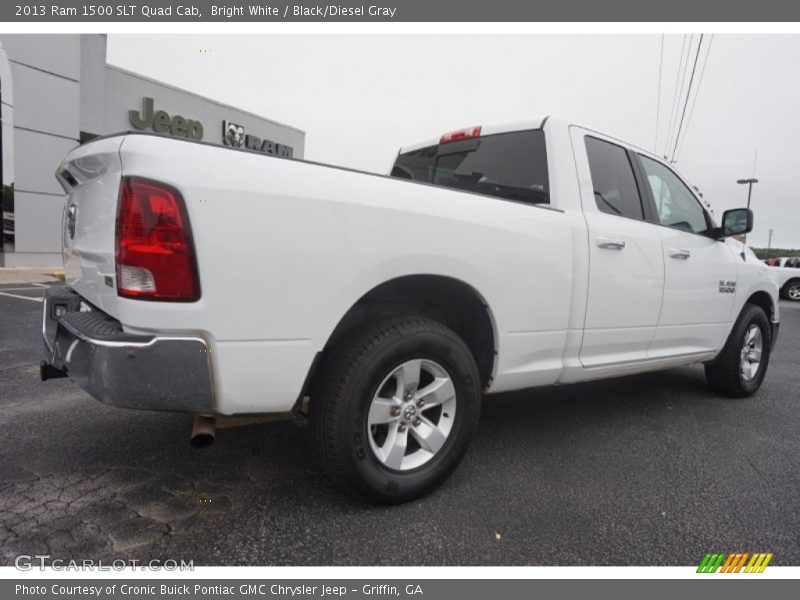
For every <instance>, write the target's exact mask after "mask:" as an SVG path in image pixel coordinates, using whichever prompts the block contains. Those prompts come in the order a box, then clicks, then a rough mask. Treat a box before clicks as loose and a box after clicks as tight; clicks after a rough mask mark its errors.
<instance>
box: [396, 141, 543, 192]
mask: <svg viewBox="0 0 800 600" xmlns="http://www.w3.org/2000/svg"><path fill="white" fill-rule="evenodd" d="M392 177H399V178H403V179H411V180H414V181H422V182H425V183H433V184H436V185H441V186H443V187H448V188H455V189H457V190H465V191H468V192H476V193H478V194H486V195H489V196H497V197H498V198H505V199H507V200H516V201H520V202H528V203H530V204H548V203H549V202H550V192H549V184H548V177H547V152H546V149H545V139H544V132H543V131H542V130H540V129H536V130H530V131H515V132H511V133H499V134H495V135H487V136H483V137H479V138H474V139H467V140H459V141H455V142H448V143H444V144H439V145H436V146H428V147H427V148H422V149H420V150H413V151H411V152H406V153H404V154H401V155H400V156H398V157H397V161H396V162H395V164H394V167H393V168H392Z"/></svg>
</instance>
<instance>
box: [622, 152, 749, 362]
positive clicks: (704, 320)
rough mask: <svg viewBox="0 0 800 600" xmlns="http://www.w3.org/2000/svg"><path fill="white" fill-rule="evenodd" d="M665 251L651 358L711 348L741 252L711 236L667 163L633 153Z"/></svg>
mask: <svg viewBox="0 0 800 600" xmlns="http://www.w3.org/2000/svg"><path fill="white" fill-rule="evenodd" d="M637 160H638V161H639V162H640V164H641V167H642V170H643V174H644V177H645V178H646V180H647V190H646V191H647V195H648V202H652V203H653V205H654V212H655V213H656V216H657V219H658V223H659V227H658V232H659V236H660V238H661V245H662V252H663V255H664V302H663V304H662V307H661V317H660V319H659V322H658V329H657V330H656V335H655V338H654V339H653V344H652V345H651V346H650V349H649V350H648V356H649V357H651V358H662V357H668V356H680V355H688V354H695V353H703V352H709V351H713V350H716V349H717V348H718V347H719V346H720V345H721V344H722V341H723V337H724V336H725V333H726V332H727V331H728V328H729V323H730V321H731V319H732V318H733V316H732V314H731V313H732V311H733V305H734V301H735V299H736V282H737V274H738V269H739V264H741V262H742V259H741V256H739V255H737V254H736V253H735V252H734V251H733V250H732V249H731V248H730V247H729V246H728V245H727V244H725V243H724V242H722V241H719V240H716V239H713V238H712V237H710V230H711V228H712V227H713V223H712V222H711V219H710V217H709V216H708V215H707V214H706V211H705V209H704V208H703V206H702V204H700V201H699V200H698V199H697V198H696V197H695V195H694V194H693V193H692V191H691V190H690V189H689V186H688V185H686V183H684V182H683V180H681V178H680V177H679V176H678V175H677V174H676V173H675V172H674V171H673V170H672V169H670V168H669V167H668V166H667V165H665V164H663V163H661V162H659V161H657V160H654V159H652V158H650V157H647V156H644V155H637Z"/></svg>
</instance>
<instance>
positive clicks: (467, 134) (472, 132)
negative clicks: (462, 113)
mask: <svg viewBox="0 0 800 600" xmlns="http://www.w3.org/2000/svg"><path fill="white" fill-rule="evenodd" d="M480 136H481V126H480V125H478V126H477V127H467V128H466V129H459V130H458V131H451V132H450V133H445V134H444V135H443V136H442V137H441V139H440V140H439V143H440V144H447V143H448V142H457V141H459V140H468V139H470V138H476V137H480Z"/></svg>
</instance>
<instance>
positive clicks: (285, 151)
mask: <svg viewBox="0 0 800 600" xmlns="http://www.w3.org/2000/svg"><path fill="white" fill-rule="evenodd" d="M222 143H223V144H225V145H226V146H232V147H233V148H243V147H244V148H247V149H248V150H255V151H256V152H263V153H264V154H269V155H272V156H280V157H281V158H292V156H293V155H294V150H293V149H292V147H291V146H285V145H283V144H278V143H277V142H273V141H270V140H262V139H261V138H260V137H257V136H255V135H250V134H247V133H245V132H244V126H243V125H238V124H236V123H231V122H230V121H223V122H222Z"/></svg>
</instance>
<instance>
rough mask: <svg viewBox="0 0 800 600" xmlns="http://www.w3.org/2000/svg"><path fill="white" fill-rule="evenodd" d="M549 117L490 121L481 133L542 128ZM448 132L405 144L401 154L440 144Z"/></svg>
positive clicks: (488, 133)
mask: <svg viewBox="0 0 800 600" xmlns="http://www.w3.org/2000/svg"><path fill="white" fill-rule="evenodd" d="M547 119H548V117H539V118H531V119H523V120H519V121H506V122H505V123H490V124H489V125H480V128H481V135H482V136H483V135H494V134H496V133H508V132H509V131H525V130H526V129H541V128H542V127H543V126H544V122H545V121H547ZM474 127H478V124H475V125H473V126H472V127H467V128H465V129H473V128H474ZM445 133H448V132H445V131H443V132H442V133H441V134H440V135H438V136H436V137H432V138H428V139H427V140H423V141H421V142H418V143H416V144H409V145H408V146H403V147H402V148H400V154H404V153H406V152H413V151H414V150H419V149H420V148H427V147H429V146H436V145H438V144H439V140H441V138H442V135H443V134H445Z"/></svg>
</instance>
